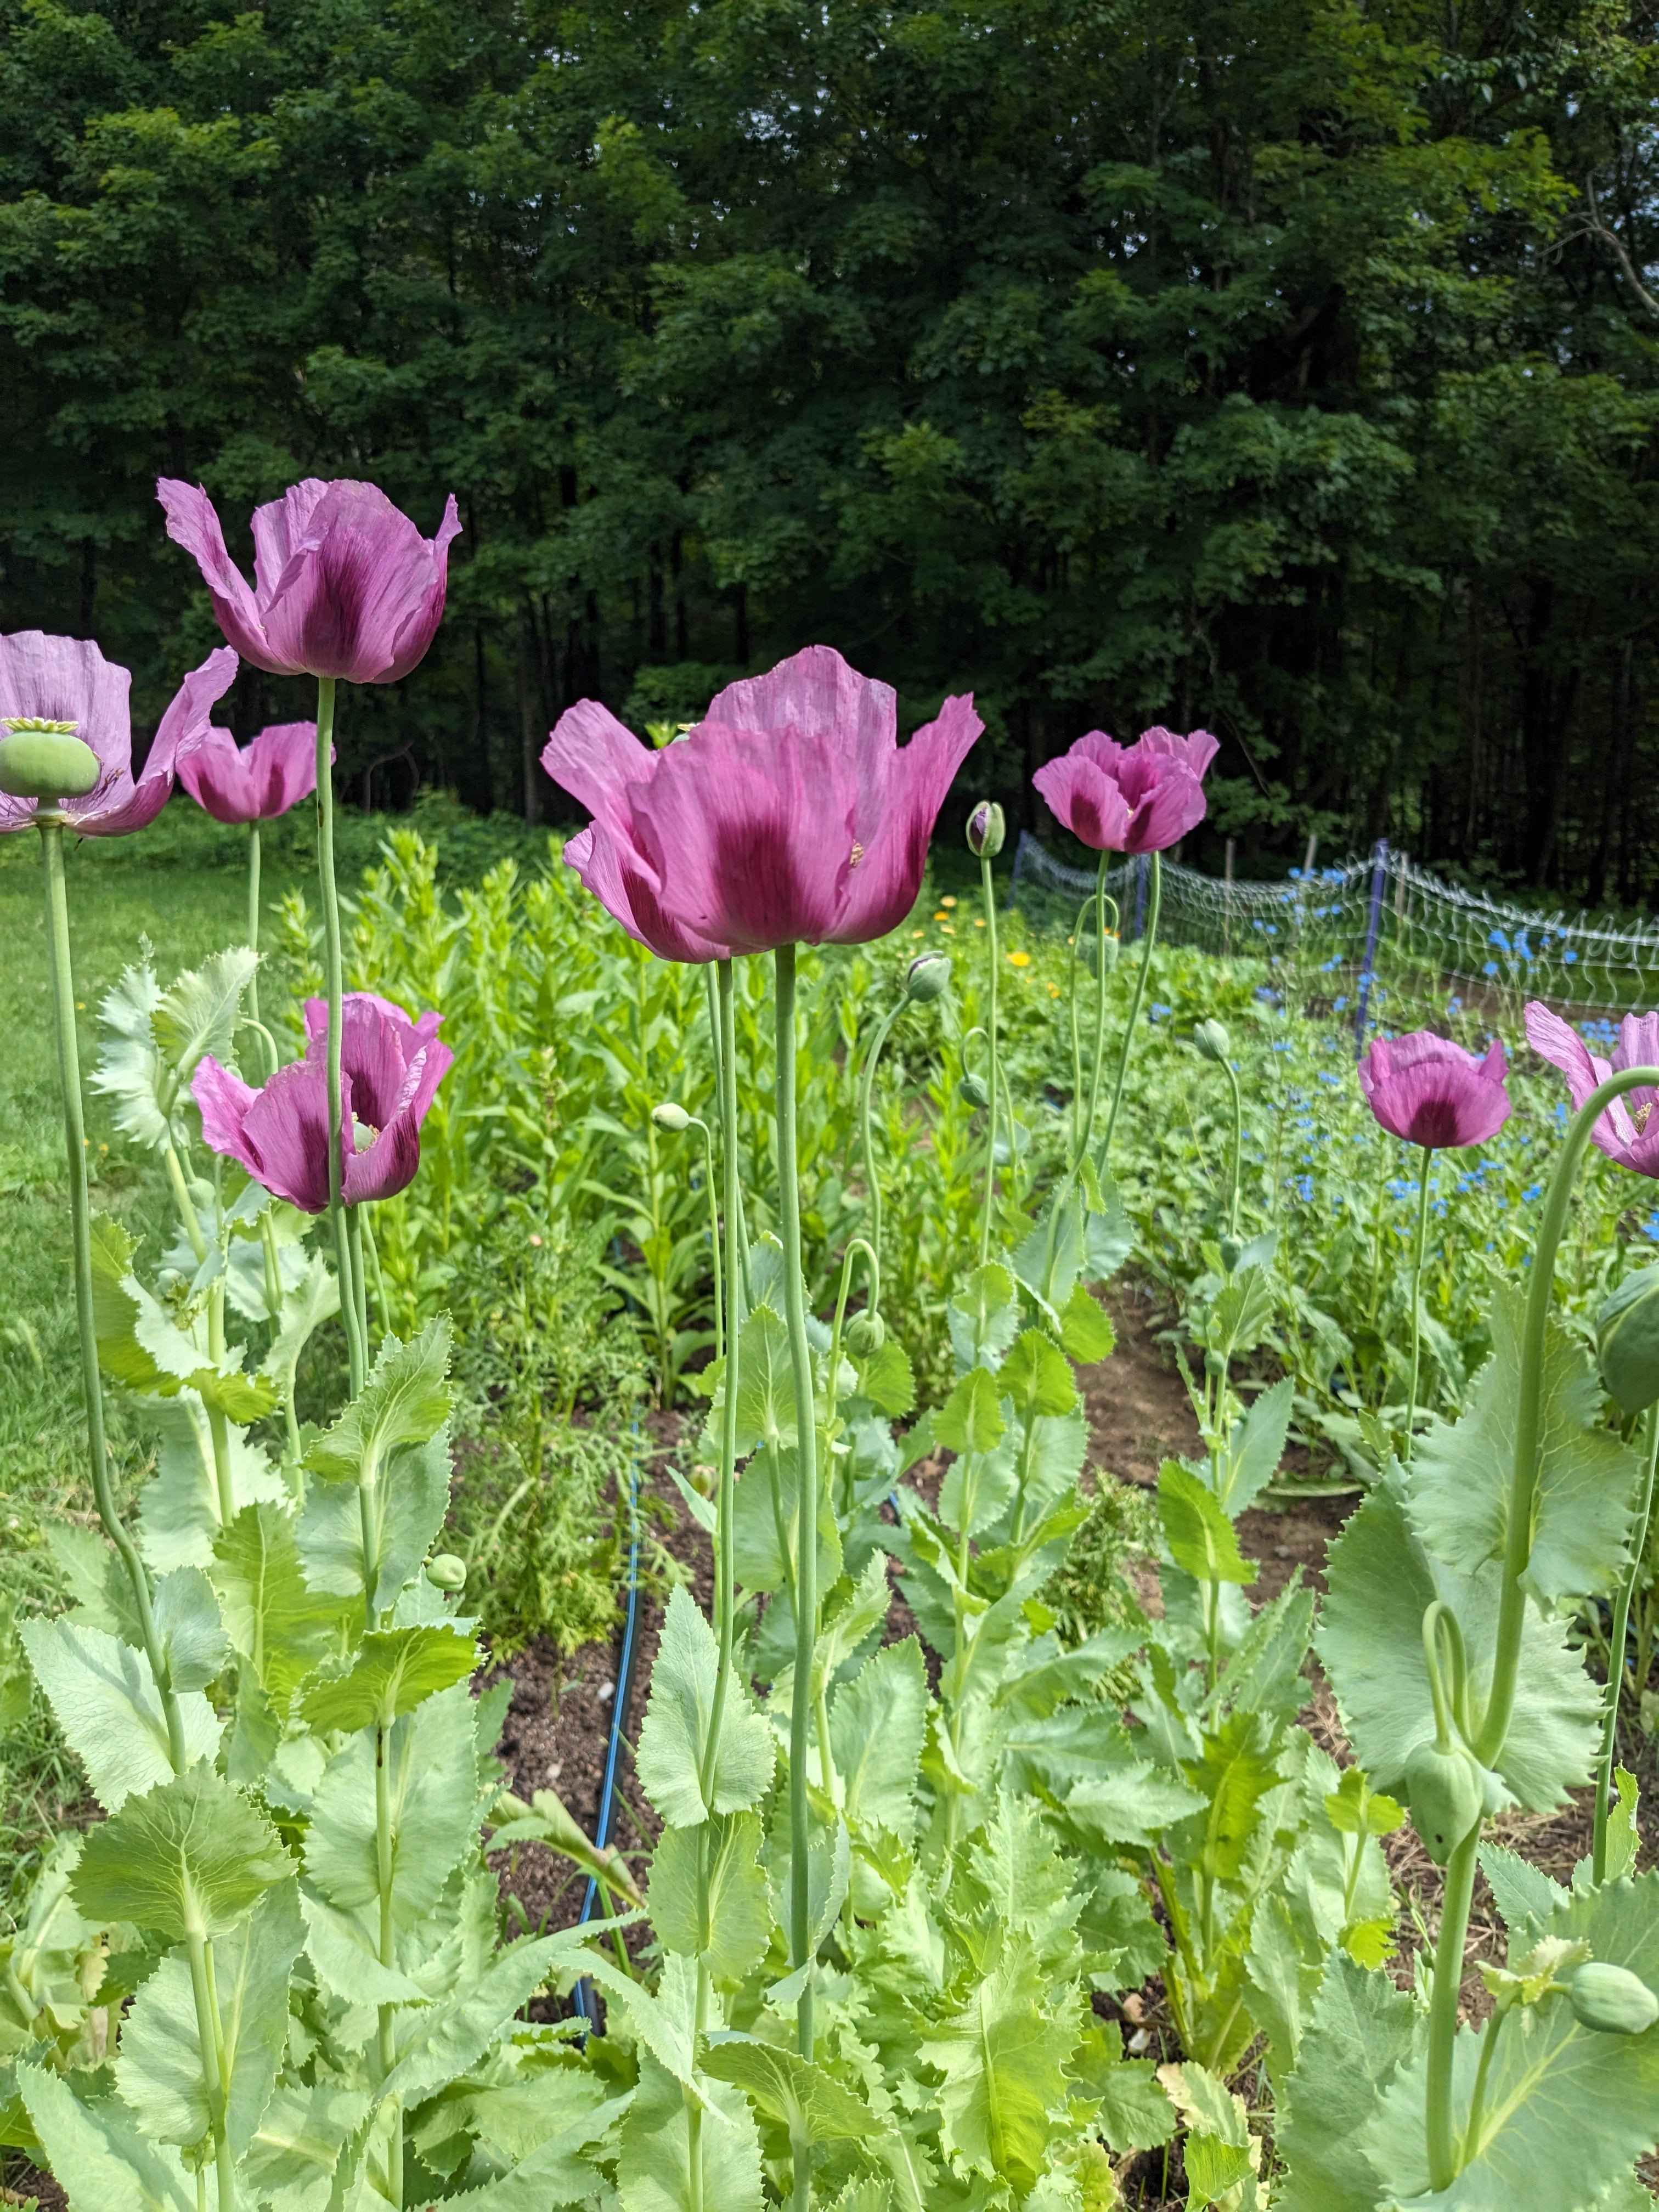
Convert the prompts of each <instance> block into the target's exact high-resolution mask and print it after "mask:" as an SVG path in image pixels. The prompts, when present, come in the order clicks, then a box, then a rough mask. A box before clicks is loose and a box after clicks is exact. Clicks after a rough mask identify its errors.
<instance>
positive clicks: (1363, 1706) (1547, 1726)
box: [1315, 1481, 1601, 1812]
mask: <svg viewBox="0 0 1659 2212" xmlns="http://www.w3.org/2000/svg"><path fill="white" fill-rule="evenodd" d="M1326 1577H1327V1582H1328V1588H1329V1595H1328V1597H1327V1599H1326V1601H1325V1604H1324V1607H1323V1610H1322V1616H1321V1621H1320V1627H1319V1631H1318V1633H1317V1635H1316V1638H1315V1642H1316V1648H1317V1650H1318V1651H1319V1655H1320V1658H1321V1661H1322V1663H1323V1665H1324V1668H1325V1671H1326V1673H1327V1674H1328V1675H1329V1677H1330V1679H1331V1684H1332V1686H1333V1688H1334V1690H1335V1692H1336V1695H1337V1699H1338V1702H1339V1704H1340V1706H1341V1708H1342V1712H1343V1717H1344V1721H1345V1723H1346V1728H1347V1733H1348V1738H1349V1741H1351V1742H1352V1745H1353V1747H1354V1750H1355V1752H1356V1753H1357V1754H1358V1758H1359V1760H1360V1763H1361V1764H1362V1765H1364V1767H1365V1769H1366V1771H1367V1772H1368V1773H1370V1776H1371V1777H1372V1778H1373V1779H1374V1781H1375V1782H1376V1784H1377V1785H1378V1786H1379V1788H1382V1789H1384V1790H1394V1791H1396V1792H1397V1790H1398V1789H1399V1788H1400V1787H1401V1785H1403V1784H1404V1780H1405V1772H1406V1762H1407V1759H1408V1758H1409V1757H1410V1756H1411V1753H1412V1752H1413V1750H1414V1749H1415V1747H1417V1745H1419V1743H1422V1742H1424V1741H1425V1740H1427V1739H1428V1738H1429V1737H1431V1736H1432V1735H1434V1734H1435V1722H1434V1705H1433V1700H1432V1699H1431V1696H1430V1693H1429V1680H1428V1671H1427V1668H1426V1666H1425V1662H1424V1657H1423V1615H1424V1613H1425V1610H1426V1609H1427V1607H1429V1606H1430V1605H1431V1604H1432V1603H1433V1601H1435V1600H1436V1599H1437V1598H1438V1599H1441V1600H1443V1601H1444V1602H1445V1603H1446V1604H1447V1605H1449V1607H1451V1609H1452V1611H1453V1612H1454V1613H1455V1614H1456V1616H1457V1619H1458V1620H1459V1622H1460V1624H1461V1625H1462V1631H1463V1640H1464V1644H1465V1646H1466V1648H1467V1650H1468V1667H1469V1684H1470V1693H1471V1696H1472V1698H1473V1699H1474V1705H1475V1710H1476V1711H1479V1710H1480V1705H1481V1702H1482V1700H1483V1699H1485V1697H1486V1690H1487V1686H1488V1685H1489V1683H1490V1682H1491V1680H1492V1654H1493V1651H1494V1649H1495V1641H1496V1627H1497V1620H1498V1596H1499V1589H1500V1570H1499V1569H1498V1567H1497V1566H1495V1565H1488V1566H1485V1567H1482V1568H1481V1569H1480V1571H1479V1572H1478V1573H1477V1574H1475V1575H1474V1576H1469V1577H1466V1576H1462V1575H1458V1574H1455V1573H1453V1572H1452V1571H1451V1570H1450V1569H1449V1568H1448V1567H1445V1566H1443V1565H1441V1564H1440V1563H1439V1562H1438V1561H1437V1560H1436V1559H1433V1558H1431V1555H1430V1554H1429V1553H1428V1552H1426V1551H1425V1549H1424V1547H1423V1546H1422V1544H1421V1543H1420V1541H1419V1540H1418V1538H1417V1536H1416V1534H1414V1533H1413V1529H1412V1528H1411V1526H1410V1524H1409V1523H1408V1522H1407V1516H1406V1511H1405V1508H1404V1506H1403V1504H1401V1498H1400V1494H1399V1492H1398V1489H1397V1487H1396V1486H1395V1484H1394V1483H1393V1482H1391V1481H1389V1482H1382V1483H1379V1484H1378V1485H1377V1486H1376V1488H1375V1489H1374V1490H1372V1491H1371V1492H1370V1494H1369V1495H1368V1497H1367V1498H1366V1499H1365V1501H1364V1504H1362V1505H1361V1506H1360V1508H1359V1510H1358V1512H1357V1513H1354V1514H1352V1516H1350V1517H1349V1519H1348V1522H1347V1523H1346V1526H1345V1528H1343V1531H1342V1534H1340V1536H1339V1537H1338V1539H1337V1541H1336V1542H1335V1543H1334V1545H1333V1546H1332V1547H1331V1550H1330V1553H1329V1557H1328V1562H1327V1567H1326ZM1600 1710H1601V1694H1600V1692H1599V1690H1598V1689H1597V1687H1596V1686H1595V1684H1594V1683H1593V1682H1591V1680H1590V1679H1589V1676H1588V1675H1587V1674H1585V1672H1584V1668H1583V1662H1582V1660H1581V1659H1580V1657H1579V1656H1578V1654H1577V1652H1576V1651H1574V1650H1572V1649H1571V1647H1570V1646H1569V1644H1568V1643H1567V1641H1566V1636H1565V1631H1564V1629H1563V1627H1562V1626H1560V1625H1559V1624H1558V1623H1555V1622H1552V1621H1546V1620H1542V1619H1541V1617H1540V1616H1539V1614H1538V1613H1537V1611H1536V1609H1535V1608H1534V1607H1532V1606H1531V1605H1528V1607H1527V1610H1526V1614H1525V1618H1524V1620H1523V1623H1522V1632H1521V1659H1520V1668H1519V1678H1518V1681H1517V1686H1516V1701H1515V1712H1514V1717H1513V1718H1512V1719H1511V1721H1510V1729H1509V1735H1508V1736H1507V1738H1506V1739H1505V1741H1504V1748H1503V1750H1502V1752H1501V1753H1499V1755H1498V1759H1496V1760H1495V1761H1494V1765H1496V1767H1497V1770H1498V1773H1499V1774H1500V1775H1501V1776H1502V1778H1503V1779H1504V1783H1505V1784H1507V1785H1508V1787H1509V1788H1510V1790H1513V1792H1514V1793H1515V1795H1516V1796H1517V1797H1518V1798H1519V1799H1520V1801H1521V1802H1522V1804H1523V1805H1526V1806H1528V1807H1530V1808H1531V1809H1532V1810H1533V1811H1534V1812H1548V1811H1550V1810H1551V1809H1552V1808H1553V1807H1555V1806H1557V1805H1559V1804H1560V1803H1561V1802H1563V1800H1564V1799H1565V1796H1566V1795H1567V1792H1568V1791H1569V1790H1571V1789H1574V1788H1577V1786H1579V1785H1580V1784H1583V1783H1584V1782H1585V1781H1587V1780H1588V1779H1589V1771H1590V1768H1591V1765H1593V1763H1594V1761H1595V1753H1596V1747H1597V1743H1598V1741H1599V1730H1598V1717H1599V1713H1600Z"/></svg>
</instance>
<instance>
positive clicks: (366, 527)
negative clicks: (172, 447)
mask: <svg viewBox="0 0 1659 2212" xmlns="http://www.w3.org/2000/svg"><path fill="white" fill-rule="evenodd" d="M155 491H156V496H157V498H159V499H160V501H161V504H162V506H163V507H165V508H166V509H167V535H168V537H169V538H172V539H173V542H174V543H175V544H179V545H182V546H183V547H184V548H185V551H186V552H187V553H193V554H194V555H195V556H196V559H197V563H198V565H199V566H200V568H201V571H202V574H203V576H204V578H205V580H206V582H207V587H208V590H209V591H210V593H211V594H212V598H213V611H214V613H215V614H216V616H217V617H218V620H219V627H220V629H222V630H223V632H224V634H225V635H226V636H227V637H228V639H229V640H230V641H231V643H232V644H233V645H234V647H236V649H237V651H238V652H239V653H242V654H244V655H245V656H246V658H247V659H249V660H251V661H252V663H253V665H254V666H255V667H256V668H264V669H268V670H269V671H270V673H271V674H272V675H273V676H333V677H339V678H343V679H344V680H345V681H346V682H347V683H349V684H396V683H397V682H398V680H399V679H400V678H403V677H405V676H407V675H408V673H409V671H410V669H411V668H413V667H414V666H415V665H416V663H417V662H418V661H419V660H420V659H421V657H422V654H423V653H425V651H426V649H427V647H428V646H429V645H430V644H431V642H432V639H433V635H434V633H435V631H436V629H437V627H438V620H439V617H440V616H441V614H442V613H443V611H444V591H445V586H446V582H447V574H448V565H449V543H450V540H451V539H452V538H455V537H457V536H459V532H460V527H461V525H460V518H459V515H458V513H456V508H455V500H454V495H453V493H452V494H451V495H450V497H449V499H448V501H447V502H446V504H445V507H444V519H443V520H442V522H441V524H440V525H439V526H438V534H437V536H436V538H422V535H421V533H420V532H419V531H418V530H416V527H415V525H414V524H413V523H412V522H411V521H410V519H409V517H408V516H407V515H406V514H404V513H403V512H402V511H401V509H399V508H398V507H394V506H393V505H392V501H390V500H389V499H388V498H387V497H386V494H385V493H384V492H383V491H382V490H381V489H380V486H379V485H378V484H369V483H351V482H349V480H346V479H340V480H337V481H336V482H334V483H323V482H321V481H320V480H319V479H318V478H317V477H307V480H306V481H305V483H298V484H294V485H292V486H291V487H290V488H289V490H287V491H286V492H284V493H283V496H282V498H281V499H276V500H272V501H270V504H269V505H268V506H266V507H258V508H256V509H255V510H254V516H253V554H254V558H253V574H254V587H253V589H252V591H250V590H249V589H248V586H247V582H246V579H245V578H244V576H243V574H242V573H241V571H240V568H237V566H236V564H235V562H234V561H233V560H232V559H231V557H230V555H229V554H228V552H227V551H226V550H225V538H224V532H223V531H222V529H221V528H220V526H219V517H218V513H217V512H216V509H215V507H214V504H213V501H211V500H210V498H209V497H208V495H207V494H206V492H205V491H204V490H203V489H202V488H201V486H200V485H199V484H187V483H179V482H178V481H177V480H176V479H175V478H173V477H161V478H160V479H159V480H158V482H157V483H156V487H155Z"/></svg>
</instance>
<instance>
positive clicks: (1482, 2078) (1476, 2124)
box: [1461, 2012, 1509, 2166]
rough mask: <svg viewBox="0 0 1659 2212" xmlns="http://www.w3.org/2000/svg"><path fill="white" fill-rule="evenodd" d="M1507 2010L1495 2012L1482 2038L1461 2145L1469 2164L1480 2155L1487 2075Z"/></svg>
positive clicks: (1464, 2157) (1463, 2155)
mask: <svg viewBox="0 0 1659 2212" xmlns="http://www.w3.org/2000/svg"><path fill="white" fill-rule="evenodd" d="M1508 2018H1509V2015H1508V2013H1507V2012H1495V2013H1494V2014H1493V2015H1492V2018H1491V2019H1490V2020H1489V2021H1487V2022H1486V2033H1484V2034H1483V2035H1482V2036H1481V2038H1480V2062H1479V2063H1478V2064H1477V2065H1476V2067H1475V2069H1474V2088H1473V2089H1472V2090H1471V2091H1470V2093H1469V2117H1468V2120H1467V2121H1466V2122H1465V2123H1464V2126H1463V2141H1462V2146H1461V2150H1462V2163H1463V2165H1465V2166H1468V2164H1469V2163H1470V2162H1471V2161H1472V2160H1474V2159H1477V2158H1479V2157H1480V2124H1481V2122H1482V2121H1483V2120H1484V2119H1485V2118H1486V2077H1487V2075H1489V2074H1490V2073H1491V2072H1492V2054H1493V2052H1494V2051H1496V2050H1497V2048H1498V2036H1499V2034H1500V2033H1502V2031H1503V2027H1504V2021H1506V2020H1507V2019H1508Z"/></svg>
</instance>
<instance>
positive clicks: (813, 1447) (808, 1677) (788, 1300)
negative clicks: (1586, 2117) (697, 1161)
mask: <svg viewBox="0 0 1659 2212" xmlns="http://www.w3.org/2000/svg"><path fill="white" fill-rule="evenodd" d="M775 963H776V975H777V987H776V994H775V1000H774V1005H775V1013H776V1023H777V1103H776V1118H777V1130H778V1225H779V1228H780V1230H781V1232H782V1243H783V1293H784V1304H785V1308H786V1314H785V1319H786V1321H787V1324H788V1329H789V1354H790V1364H791V1367H792V1369H793V1380H794V1390H795V1480H796V1495H795V1680H794V1686H793V1697H792V1699H791V1704H790V1711H789V1959H790V1964H791V1965H792V1966H794V1967H796V1968H800V1967H803V1966H804V1967H805V1969H806V1977H805V1987H804V1988H803V1990H801V1994H800V1999H799V2002H798V2004H797V2005H796V2008H795V2027H796V2036H797V2040H798V2043H799V2050H800V2055H801V2057H803V2058H810V2057H811V2056H812V1962H811V1936H812V1908H811V1891H810V1887H809V1884H810V1862H809V1854H808V1848H807V1846H808V1827H807V1821H808V1802H807V1776H806V1758H807V1742H808V1738H809V1736H810V1735H811V1725H812V1659H813V1654H814V1651H815V1649H816V1647H817V1627H818V1619H817V1615H818V1603H817V1579H818V1574H817V1567H818V1529H817V1519H818V1516H817V1505H818V1469H817V1407H816V1405H815V1404H814V1402H813V1388H812V1351H811V1345H810V1344H809V1343H808V1341H807V1336H806V1284H805V1278H804V1277H803V1275H802V1273H801V1260H800V1170H799V1163H798V1160H797V1158H796V1151H795V948H794V946H793V945H779V947H778V949H777V951H776V954H775ZM803 2185H805V2187H804V2189H803ZM810 2191H811V2176H810V2172H807V2173H800V2172H798V2173H797V2175H796V2181H795V2197H796V2202H797V2203H805V2202H807V2201H809V2197H810Z"/></svg>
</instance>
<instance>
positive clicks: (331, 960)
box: [317, 676, 368, 1398]
mask: <svg viewBox="0 0 1659 2212" xmlns="http://www.w3.org/2000/svg"><path fill="white" fill-rule="evenodd" d="M334 690H335V678H333V677H331V676H319V678H317V880H318V888H319V895H320V896H321V898H322V902H323V973H324V979H325V985H326V988H327V992H328V1212H329V1219H330V1222H331V1224H332V1226H333V1231H334V1262H335V1266H336V1267H337V1269H338V1270H339V1276H340V1319H341V1322H343V1325H344V1328H345V1334H346V1364H347V1367H348V1370H349V1375H350V1379H351V1395H352V1396H353V1397H354V1398H355V1397H356V1395H357V1393H358V1392H359V1391H360V1390H361V1389H362V1387H363V1383H364V1381H365V1379H366V1378H367V1376H368V1346H367V1345H366V1344H365V1342H364V1340H363V1337H362V1332H361V1330H360V1328H359V1327H358V1321H357V1316H358V1315H359V1314H360V1313H361V1311H362V1305H361V1303H360V1301H359V1298H358V1295H357V1291H356V1285H355V1283H354V1280H353V1277H352V1267H351V1245H350V1239H349V1235H348V1232H347V1229H346V1216H345V1200H344V1199H343V1196H342V1195H341V1176H342V1173H343V1163H342V1160H341V1156H340V1142H341V1127H342V1120H343V1116H342V1109H341V1103H340V1040H341V1009H342V1006H343V1001H344V997H345V969H344V956H343V951H342V949H341V944H340V892H339V886H338V884H337V883H336V881H335V876H334V765H333V763H334Z"/></svg>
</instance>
